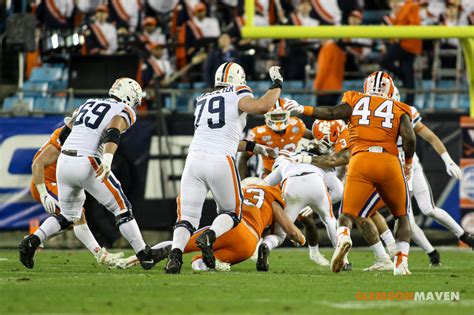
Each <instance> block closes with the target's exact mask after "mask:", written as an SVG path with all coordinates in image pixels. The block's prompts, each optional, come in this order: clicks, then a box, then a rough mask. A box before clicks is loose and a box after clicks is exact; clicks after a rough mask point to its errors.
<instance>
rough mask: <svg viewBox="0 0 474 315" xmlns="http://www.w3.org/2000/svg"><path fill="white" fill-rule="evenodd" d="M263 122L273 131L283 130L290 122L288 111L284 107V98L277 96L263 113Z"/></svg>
mask: <svg viewBox="0 0 474 315" xmlns="http://www.w3.org/2000/svg"><path fill="white" fill-rule="evenodd" d="M265 124H266V125H267V126H268V127H269V128H270V129H272V130H273V131H276V132H279V131H284V130H286V128H287V127H288V125H289V124H290V112H289V111H287V110H286V109H285V100H284V99H281V98H279V99H278V101H277V102H276V103H275V105H273V107H272V109H271V110H269V111H268V112H267V113H266V114H265Z"/></svg>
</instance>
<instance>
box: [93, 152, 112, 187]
mask: <svg viewBox="0 0 474 315" xmlns="http://www.w3.org/2000/svg"><path fill="white" fill-rule="evenodd" d="M113 159H114V155H113V154H112V153H104V155H103V157H102V164H100V166H99V169H98V170H97V175H96V176H95V178H97V180H98V181H99V182H101V183H103V182H104V180H106V179H107V178H108V177H109V175H110V172H111V170H112V160H113Z"/></svg>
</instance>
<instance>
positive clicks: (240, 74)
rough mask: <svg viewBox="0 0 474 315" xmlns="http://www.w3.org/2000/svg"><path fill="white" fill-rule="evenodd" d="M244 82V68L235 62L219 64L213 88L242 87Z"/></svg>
mask: <svg viewBox="0 0 474 315" xmlns="http://www.w3.org/2000/svg"><path fill="white" fill-rule="evenodd" d="M246 82H247V81H245V71H244V68H242V66H241V65H239V64H238V63H235V62H225V63H223V64H221V65H220V66H219V68H217V71H216V75H215V77H214V87H218V86H231V85H236V86H237V85H244V84H245V83H246Z"/></svg>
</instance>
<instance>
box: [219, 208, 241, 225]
mask: <svg viewBox="0 0 474 315" xmlns="http://www.w3.org/2000/svg"><path fill="white" fill-rule="evenodd" d="M241 213H242V212H241ZM224 214H226V215H228V216H230V217H231V218H232V221H234V226H233V227H236V226H237V225H238V224H239V223H240V220H241V219H242V217H241V216H239V215H237V214H236V213H235V212H227V211H224V212H221V213H219V215H224Z"/></svg>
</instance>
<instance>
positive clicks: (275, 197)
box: [116, 177, 305, 271]
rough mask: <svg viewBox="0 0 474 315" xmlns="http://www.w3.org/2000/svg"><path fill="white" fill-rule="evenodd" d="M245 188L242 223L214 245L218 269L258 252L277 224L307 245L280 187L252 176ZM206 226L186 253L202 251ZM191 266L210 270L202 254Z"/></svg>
mask: <svg viewBox="0 0 474 315" xmlns="http://www.w3.org/2000/svg"><path fill="white" fill-rule="evenodd" d="M242 190H243V193H244V205H243V207H242V224H239V225H238V226H236V227H235V228H233V229H231V230H230V231H229V232H227V233H225V234H223V235H222V236H220V237H218V238H217V240H216V242H215V243H214V245H213V249H214V255H215V257H216V270H222V271H228V270H230V266H229V265H233V264H237V263H240V262H242V261H245V260H247V259H249V258H250V257H251V256H252V254H253V253H254V252H255V250H256V247H257V244H258V242H259V240H260V238H262V237H263V234H264V230H265V229H266V228H268V227H270V226H273V225H275V224H277V225H279V226H281V228H282V229H283V230H284V231H285V233H287V235H288V236H289V237H290V239H291V240H292V241H293V242H295V243H298V244H299V245H304V244H305V237H304V236H303V234H302V233H301V231H300V230H299V229H298V228H297V227H296V226H295V225H294V224H293V222H291V221H290V219H289V218H288V216H287V215H286V213H285V212H284V211H283V208H284V207H285V202H284V201H283V197H282V194H281V190H280V189H279V188H278V187H277V186H268V184H267V183H265V182H264V181H263V180H261V179H259V178H255V177H249V178H246V179H244V180H243V181H242ZM207 229H209V227H204V228H202V229H200V230H198V231H196V232H195V233H194V234H193V235H192V237H191V239H190V240H189V241H188V244H187V245H186V247H185V249H184V252H185V253H191V252H198V251H200V248H199V247H197V245H196V239H197V238H198V237H199V236H200V235H201V234H202V233H203V232H204V231H206V230H207ZM153 248H154V249H165V250H167V251H169V250H170V248H171V242H170V241H165V242H161V243H159V244H157V245H155V246H153ZM138 263H139V261H138V260H137V258H136V256H130V257H128V258H125V259H119V260H118V261H117V265H116V267H118V268H130V267H131V266H134V265H137V264H138ZM263 263H266V264H267V269H268V261H266V262H263ZM192 269H194V270H202V271H206V270H209V268H208V267H207V266H206V264H205V263H204V262H203V260H202V255H198V256H195V257H193V261H192Z"/></svg>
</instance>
